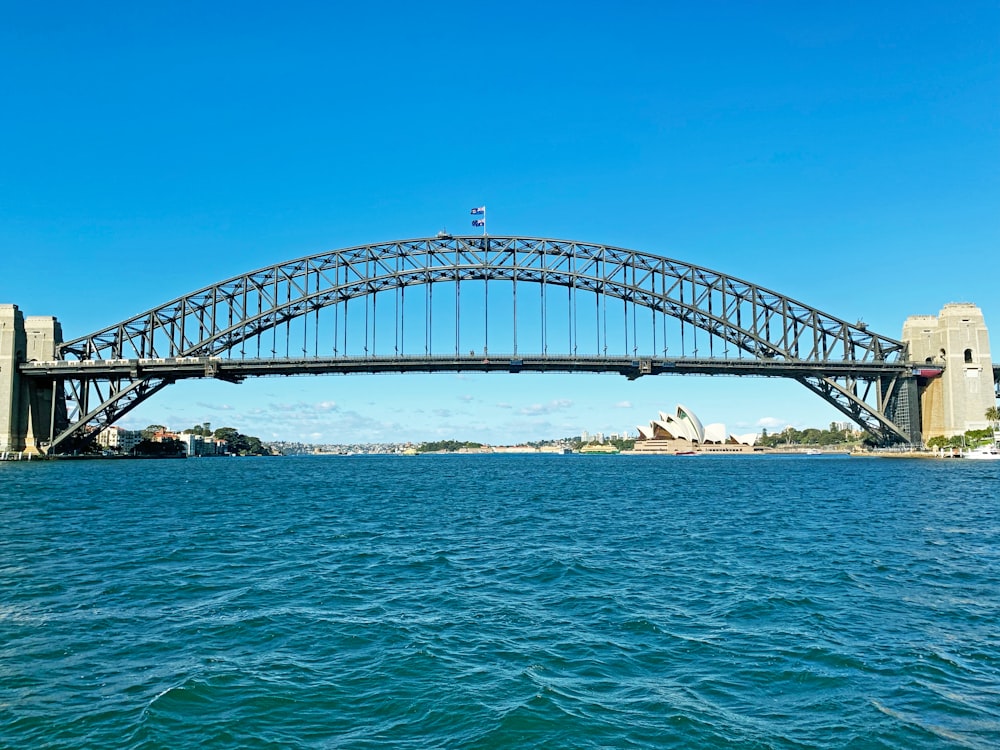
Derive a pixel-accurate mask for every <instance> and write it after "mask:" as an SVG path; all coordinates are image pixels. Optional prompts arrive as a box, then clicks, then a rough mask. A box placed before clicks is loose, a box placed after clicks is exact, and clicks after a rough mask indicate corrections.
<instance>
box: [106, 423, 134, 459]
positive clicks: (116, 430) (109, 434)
mask: <svg viewBox="0 0 1000 750" xmlns="http://www.w3.org/2000/svg"><path fill="white" fill-rule="evenodd" d="M141 441H142V432H141V431H139V430H126V429H123V428H121V427H118V426H116V425H111V426H110V427H107V428H105V429H103V430H101V431H100V432H99V433H97V444H98V445H99V446H100V447H101V448H102V449H103V450H106V451H112V452H114V453H131V451H132V449H133V448H135V446H137V445H138V444H139V443H140V442H141Z"/></svg>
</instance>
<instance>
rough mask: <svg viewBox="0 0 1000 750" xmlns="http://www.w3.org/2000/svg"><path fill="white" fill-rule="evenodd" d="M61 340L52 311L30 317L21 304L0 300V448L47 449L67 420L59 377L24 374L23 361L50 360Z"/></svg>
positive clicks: (60, 328) (35, 450)
mask: <svg viewBox="0 0 1000 750" xmlns="http://www.w3.org/2000/svg"><path fill="white" fill-rule="evenodd" d="M60 343H62V326H60V325H59V321H57V320H56V319H55V318H53V317H52V316H45V315H37V316H30V317H28V318H25V317H24V316H23V315H22V314H21V311H20V310H18V309H17V306H16V305H0V451H25V452H27V453H36V454H37V453H43V452H45V447H46V445H47V444H48V442H49V441H50V440H51V439H52V430H53V428H55V429H58V428H60V427H62V426H64V425H65V424H66V399H65V394H64V393H63V390H62V386H61V384H60V383H57V382H56V381H51V380H48V381H47V380H36V379H33V378H26V377H24V376H22V375H21V373H20V372H19V370H18V366H19V365H20V364H21V363H22V362H30V361H36V362H50V361H52V360H54V359H56V348H57V347H58V345H59V344H60Z"/></svg>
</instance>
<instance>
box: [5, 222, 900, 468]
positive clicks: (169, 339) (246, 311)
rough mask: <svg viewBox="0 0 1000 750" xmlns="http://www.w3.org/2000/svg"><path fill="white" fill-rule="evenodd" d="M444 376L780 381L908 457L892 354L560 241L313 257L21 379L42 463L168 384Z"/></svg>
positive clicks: (603, 248) (182, 300) (218, 290)
mask: <svg viewBox="0 0 1000 750" xmlns="http://www.w3.org/2000/svg"><path fill="white" fill-rule="evenodd" d="M435 289H438V290H439V291H438V294H437V296H435V294H434V290H435ZM407 292H409V293H407ZM452 326H454V336H453V337H452V333H451V328H452ZM442 331H447V333H446V334H445V333H443V332H442ZM470 344H471V346H470ZM300 352H301V354H300ZM466 352H468V353H467V354H466ZM706 353H707V356H706ZM668 354H669V356H668ZM458 370H482V371H490V370H503V371H509V372H519V371H529V370H538V371H564V372H565V371H584V372H608V371H611V372H619V373H622V374H624V375H626V376H628V377H630V378H634V377H639V376H642V375H655V374H667V373H677V374H680V373H700V374H734V375H762V376H778V377H788V378H794V379H795V380H797V381H798V382H800V383H802V384H803V385H804V386H806V387H807V388H809V389H810V390H811V391H813V392H814V393H816V394H817V395H819V396H820V397H821V398H823V399H825V400H826V401H828V402H830V403H831V404H833V405H834V406H835V407H836V408H837V409H839V410H840V411H841V412H842V413H844V414H845V415H846V416H848V417H849V418H851V419H852V420H854V421H855V422H857V423H858V424H859V425H861V426H862V427H863V428H864V429H865V430H867V431H868V432H869V433H871V435H872V436H874V438H875V439H876V440H877V441H878V442H880V443H883V444H889V443H893V442H918V441H919V424H915V423H914V419H915V416H916V415H915V411H916V409H915V399H916V396H915V393H916V390H915V386H913V387H908V384H909V385H912V383H913V380H914V376H913V372H912V366H911V364H910V363H909V362H908V361H907V354H906V346H905V344H904V343H903V342H901V341H897V340H895V339H892V338H889V337H887V336H882V335H879V334H876V333H873V332H871V331H869V330H867V328H866V326H865V325H864V324H862V323H857V324H850V323H848V322H846V321H844V320H842V319H839V318H837V317H835V316H832V315H829V314H827V313H824V312H821V311H819V310H817V309H815V308H813V307H810V306H809V305H806V304H803V303H801V302H798V301H796V300H794V299H791V298H789V297H787V296H784V295H782V294H779V293H777V292H774V291H771V290H768V289H765V288H763V287H760V286H757V285H755V284H752V283H750V282H748V281H743V280H740V279H736V278H733V277H731V276H728V275H726V274H723V273H720V272H718V271H713V270H710V269H707V268H702V267H700V266H696V265H692V264H690V263H684V262H682V261H678V260H673V259H670V258H665V257H661V256H658V255H654V254H650V253H644V252H637V251H634V250H627V249H623V248H618V247H612V246H608V245H602V244H593V243H586V242H576V241H569V240H556V239H544V238H527V237H481V236H477V237H453V236H450V235H446V234H440V235H438V236H437V237H433V238H423V239H410V240H400V241H393V242H385V243H379V244H371V245H362V246H358V247H351V248H347V249H341V250H334V251H329V252H323V253H318V254H315V255H310V256H307V257H303V258H299V259H297V260H292V261H288V262H284V263H278V264H275V265H272V266H268V267H265V268H260V269H257V270H254V271H250V272H249V273H244V274H241V275H238V276H234V277H232V278H230V279H226V280H225V281H221V282H219V283H217V284H213V285H211V286H207V287H205V288H203V289H199V290H197V291H195V292H192V293H190V294H186V295H184V296H182V297H178V298H176V299H173V300H170V301H169V302H166V303H164V304H162V305H159V306H157V307H154V308H152V309H150V310H147V311H146V312H143V313H141V314H139V315H135V316H133V317H131V318H128V319H126V320H123V321H121V322H119V323H116V324H114V325H112V326H109V327H107V328H104V329H102V330H100V331H96V332H94V333H91V334H88V335H86V336H81V337H79V338H76V339H73V340H71V341H66V342H64V343H62V344H61V345H59V347H58V351H57V359H56V361H52V362H31V363H27V364H24V365H22V366H21V373H22V375H23V376H26V377H28V378H31V379H33V380H34V382H35V383H36V384H38V385H39V386H40V385H41V384H42V383H43V382H44V383H51V387H52V391H53V393H55V392H56V388H57V384H62V388H61V390H62V394H64V398H65V401H66V404H67V410H66V416H65V418H63V419H59V420H58V422H59V423H58V424H57V420H56V417H55V414H56V408H55V406H53V426H54V428H55V429H54V430H53V435H54V437H53V438H52V440H51V443H50V446H49V451H50V452H58V451H65V450H66V449H69V448H72V447H76V446H78V444H79V443H81V442H86V441H87V440H89V439H92V438H93V437H94V436H95V435H96V434H97V432H99V431H100V430H101V429H103V428H105V427H107V426H109V425H111V424H112V423H114V422H115V421H116V420H118V419H119V418H121V417H122V416H123V415H125V414H126V413H128V412H129V411H130V410H132V409H133V408H135V407H136V406H138V405H139V404H140V403H142V402H143V401H145V400H146V399H148V398H149V397H151V396H152V395H153V394H155V393H157V392H158V391H160V390H162V389H163V388H164V387H166V386H167V385H169V384H171V383H173V382H175V381H177V380H179V379H182V378H191V377H215V378H220V379H224V380H231V381H234V382H239V381H240V380H241V379H243V378H245V377H247V376H250V375H267V374H272V375H273V374H282V375H289V374H303V373H329V372H388V371H394V372H406V371H424V372H427V371H431V372H433V371H458ZM62 394H60V395H62ZM53 403H55V400H53Z"/></svg>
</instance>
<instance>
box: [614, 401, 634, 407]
mask: <svg viewBox="0 0 1000 750" xmlns="http://www.w3.org/2000/svg"><path fill="white" fill-rule="evenodd" d="M615 408H616V409H631V408H632V402H631V401H619V402H618V403H617V404H615Z"/></svg>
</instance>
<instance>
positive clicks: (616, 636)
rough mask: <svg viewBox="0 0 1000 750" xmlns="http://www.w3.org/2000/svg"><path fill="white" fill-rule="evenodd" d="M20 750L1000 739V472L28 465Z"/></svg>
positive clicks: (17, 490) (12, 726)
mask: <svg viewBox="0 0 1000 750" xmlns="http://www.w3.org/2000/svg"><path fill="white" fill-rule="evenodd" d="M0 522H2V526H3V528H2V531H0V747H11V748H40V747H53V748H70V747H73V748H77V747H86V748H111V747H115V748H118V747H123V748H185V747H200V746H205V747H213V748H229V747H232V748H256V747H269V748H375V747H402V748H428V747H440V748H508V747H543V748H598V747H608V748H627V747H698V748H711V747H718V748H723V747H725V748H728V747H743V748H800V747H856V748H880V747H886V748H918V747H928V748H938V747H956V748H994V747H998V746H1000V465H996V464H978V463H973V462H967V463H966V462H961V461H911V460H885V459H882V460H879V459H858V458H839V459H835V458H834V459H831V458H811V457H788V458H780V457H767V458H761V457H718V458H716V457H697V458H687V459H685V458H674V457H630V456H600V457H588V456H495V457H490V456H469V457H460V456H441V457H430V456H422V457H347V458H285V459H216V460H200V461H196V460H191V461H135V462H100V461H94V462H62V463H33V464H26V463H14V464H0Z"/></svg>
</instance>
